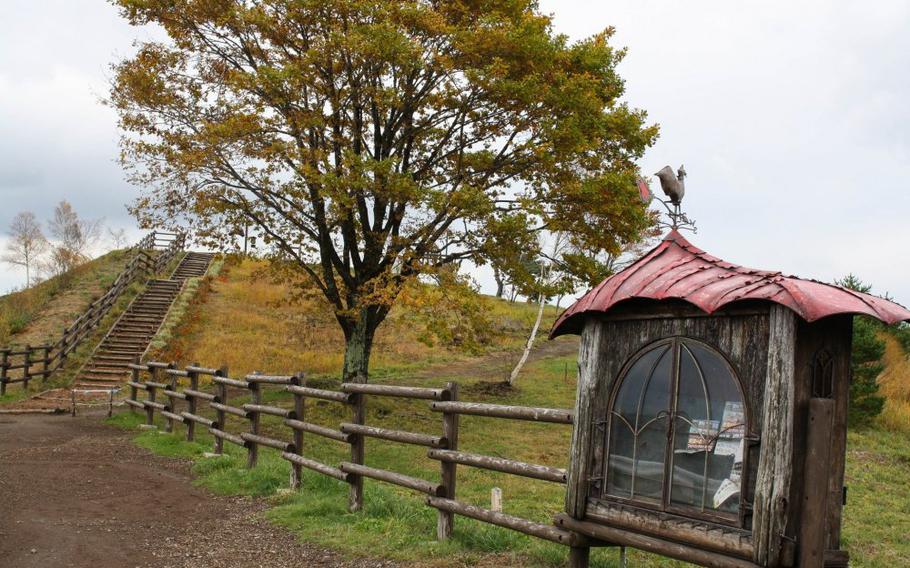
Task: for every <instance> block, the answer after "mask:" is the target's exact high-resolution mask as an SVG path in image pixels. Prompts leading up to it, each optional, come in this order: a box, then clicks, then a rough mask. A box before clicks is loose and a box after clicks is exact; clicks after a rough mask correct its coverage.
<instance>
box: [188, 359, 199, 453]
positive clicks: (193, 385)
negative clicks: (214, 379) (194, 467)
mask: <svg viewBox="0 0 910 568" xmlns="http://www.w3.org/2000/svg"><path fill="white" fill-rule="evenodd" d="M198 366H199V363H193V367H198ZM188 374H189V379H190V389H192V390H194V391H198V390H199V373H197V372H195V371H191V372H190V373H188ZM186 405H187V412H189V413H190V414H196V406H197V401H196V397H195V396H187V397H186ZM195 439H196V421H195V420H187V421H186V441H187V442H192V441H193V440H195Z"/></svg>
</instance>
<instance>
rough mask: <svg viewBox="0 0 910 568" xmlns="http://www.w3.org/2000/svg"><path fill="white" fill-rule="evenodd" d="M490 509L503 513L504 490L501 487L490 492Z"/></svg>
mask: <svg viewBox="0 0 910 568" xmlns="http://www.w3.org/2000/svg"><path fill="white" fill-rule="evenodd" d="M490 509H491V510H492V511H496V512H497V513H501V512H502V489H500V488H499V487H494V488H493V489H491V490H490Z"/></svg>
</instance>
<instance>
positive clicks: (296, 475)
mask: <svg viewBox="0 0 910 568" xmlns="http://www.w3.org/2000/svg"><path fill="white" fill-rule="evenodd" d="M296 376H297V384H298V385H299V386H301V387H305V386H306V376H305V375H304V373H303V372H302V371H301V372H299V373H297V375H296ZM294 415H295V416H296V417H297V420H300V421H301V422H306V399H305V398H304V397H303V395H302V394H300V393H297V392H295V393H294ZM294 453H295V454H297V455H298V456H303V430H300V429H298V428H294ZM302 475H303V467H302V466H301V465H300V464H299V463H297V462H291V489H294V490H297V489H300V483H301V479H300V478H301V476H302Z"/></svg>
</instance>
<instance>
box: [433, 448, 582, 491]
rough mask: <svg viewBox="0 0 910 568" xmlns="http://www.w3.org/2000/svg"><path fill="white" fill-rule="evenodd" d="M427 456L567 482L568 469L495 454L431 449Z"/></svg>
mask: <svg viewBox="0 0 910 568" xmlns="http://www.w3.org/2000/svg"><path fill="white" fill-rule="evenodd" d="M427 457H429V458H430V459H434V460H441V461H445V462H453V463H458V464H462V465H469V466H472V467H477V468H481V469H489V470H492V471H500V472H502V473H511V474H512V475H520V476H522V477H530V478H531V479H540V480H543V481H552V482H554V483H565V482H566V470H564V469H560V468H557V467H549V466H545V465H536V464H531V463H525V462H521V461H516V460H509V459H505V458H499V457H494V456H484V455H480V454H471V453H467V452H457V451H451V450H429V451H427Z"/></svg>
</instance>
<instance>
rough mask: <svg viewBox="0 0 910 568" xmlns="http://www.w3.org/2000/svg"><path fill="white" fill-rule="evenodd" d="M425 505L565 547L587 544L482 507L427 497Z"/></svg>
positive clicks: (571, 535)
mask: <svg viewBox="0 0 910 568" xmlns="http://www.w3.org/2000/svg"><path fill="white" fill-rule="evenodd" d="M427 505H429V506H430V507H435V508H437V509H442V510H444V511H449V512H452V513H455V514H458V515H462V516H464V517H469V518H471V519H476V520H478V521H483V522H485V523H490V524H491V525H496V526H499V527H505V528H507V529H512V530H513V531H518V532H520V533H524V534H527V535H531V536H536V537H537V538H542V539H545V540H549V541H551V542H555V543H557V544H564V545H566V546H582V545H584V544H586V542H587V539H586V538H584V537H583V536H581V535H579V534H577V533H574V532H571V531H567V530H564V529H560V528H557V527H554V526H552V525H545V524H542V523H535V522H534V521H529V520H527V519H522V518H521V517H515V516H512V515H506V514H505V513H500V512H497V511H490V510H489V509H484V508H483V507H477V506H475V505H469V504H467V503H462V502H460V501H456V500H454V499H445V498H442V497H428V498H427Z"/></svg>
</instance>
